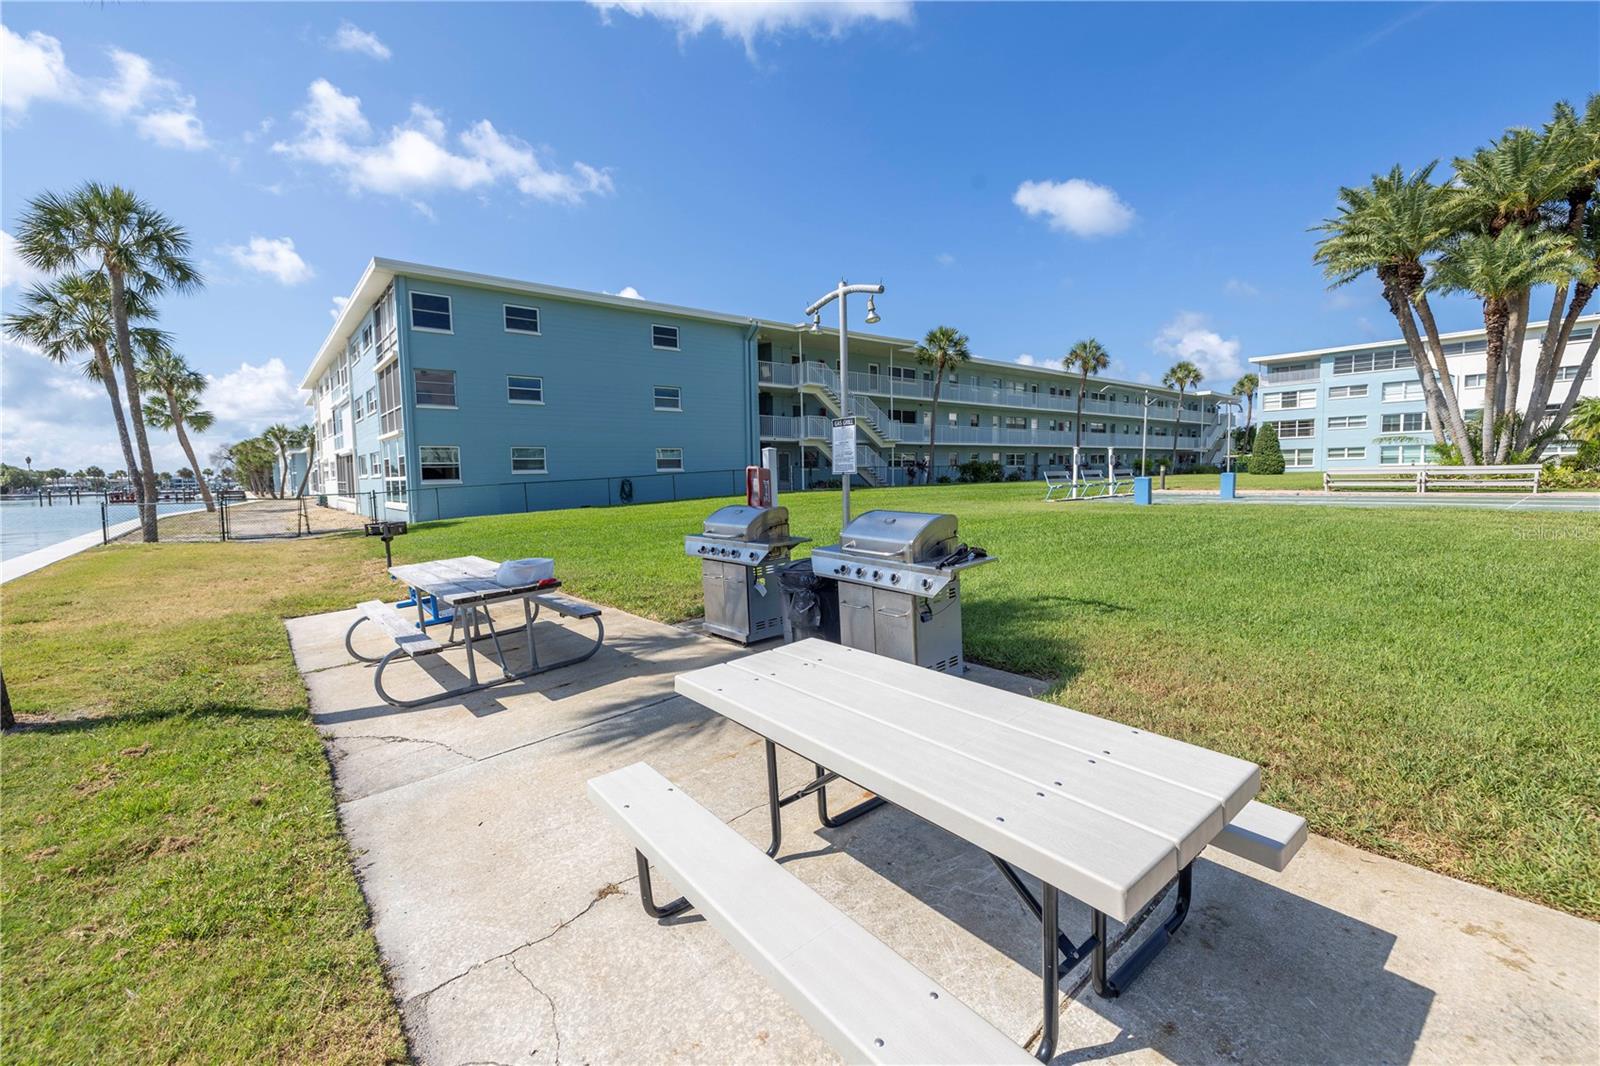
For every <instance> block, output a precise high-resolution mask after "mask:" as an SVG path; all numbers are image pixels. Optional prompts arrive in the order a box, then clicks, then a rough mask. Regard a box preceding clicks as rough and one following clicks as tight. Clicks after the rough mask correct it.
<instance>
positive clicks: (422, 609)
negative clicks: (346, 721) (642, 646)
mask: <svg viewBox="0 0 1600 1066" xmlns="http://www.w3.org/2000/svg"><path fill="white" fill-rule="evenodd" d="M499 569H500V564H499V563H496V562H493V561H491V560H489V559H484V558H481V557H480V556H476V555H467V556H461V557H459V558H454V559H439V560H436V561H434V562H427V563H409V564H406V565H404V566H392V567H390V568H389V576H390V577H391V578H393V579H394V580H396V581H399V582H401V583H402V584H404V585H405V586H406V587H407V589H408V590H409V595H408V597H407V598H406V599H405V600H402V601H401V602H399V603H397V604H393V605H391V604H388V603H385V602H383V601H382V600H368V601H366V602H364V603H362V604H359V605H358V609H359V610H360V611H361V616H360V617H359V618H357V619H356V620H355V621H354V622H352V623H351V624H350V628H349V629H348V630H346V631H345V636H344V646H345V650H346V651H348V652H349V653H350V655H351V657H352V658H355V659H358V660H360V661H362V662H366V663H376V664H377V667H378V668H377V670H375V671H374V672H373V675H372V685H373V688H374V689H376V690H377V693H378V696H379V698H381V699H382V700H383V701H384V702H385V703H388V704H391V705H392V706H395V707H420V706H422V705H423V704H427V703H434V702H437V701H438V700H442V699H446V698H449V697H454V696H464V695H466V694H468V693H470V692H478V691H481V690H482V689H486V688H490V687H492V686H494V685H503V684H505V683H506V682H509V681H520V680H522V679H523V678H526V677H531V676H533V675H534V674H542V673H545V672H546V671H549V670H556V669H560V668H561V667H564V666H573V665H575V664H577V663H581V662H583V661H584V660H586V659H588V658H590V657H591V656H593V655H594V653H595V652H597V651H599V650H600V646H601V645H602V644H603V643H604V642H605V623H604V621H603V620H602V618H601V610H600V608H599V607H596V606H595V605H593V604H591V603H584V602H582V601H581V600H575V599H573V598H572V597H570V596H565V595H562V594H561V593H559V592H557V591H556V590H557V589H559V588H560V587H561V582H559V581H556V580H554V579H546V580H542V581H535V582H530V583H528V584H522V585H502V584H501V583H500V582H499V581H498V580H497V579H496V574H497V572H498V571H499ZM513 600H515V601H520V602H521V603H522V614H523V629H524V632H525V634H526V636H527V640H528V666H527V668H526V669H523V670H513V669H512V668H511V667H510V665H509V660H508V659H507V656H506V652H505V648H504V647H503V646H502V644H501V641H500V638H501V633H500V631H499V630H498V629H497V628H496V627H495V622H494V617H493V615H491V614H490V613H489V608H490V607H491V606H493V605H494V604H497V603H506V602H510V601H513ZM407 608H413V609H415V611H416V619H415V620H414V621H413V620H412V619H411V618H408V617H406V615H404V614H402V613H401V612H402V611H403V610H405V609H407ZM541 609H543V610H550V611H554V612H555V613H556V614H559V615H561V616H562V617H563V618H574V619H579V620H590V621H593V622H594V626H595V637H594V642H593V643H592V644H591V645H590V646H589V647H587V648H585V649H584V650H583V651H582V652H581V653H579V654H577V655H572V656H569V657H567V658H565V659H562V660H560V661H558V662H553V663H541V662H540V661H539V649H538V646H537V644H536V643H535V638H534V628H533V623H534V622H535V621H537V620H538V617H539V612H540V610H541ZM364 622H370V623H372V624H373V625H375V626H377V627H378V628H379V629H381V630H382V631H383V632H384V633H385V634H386V635H388V636H389V638H390V639H392V640H393V641H394V644H395V646H394V648H393V649H392V650H390V651H389V652H387V653H386V654H384V655H382V656H371V655H365V654H363V653H362V652H360V651H358V650H357V649H356V646H355V640H354V638H355V633H356V630H357V629H358V628H359V627H360V626H361V625H362V623H364ZM445 624H448V625H449V626H450V631H449V636H448V637H447V638H446V639H445V640H444V641H439V640H435V639H434V638H433V637H432V636H431V635H430V634H429V633H428V629H429V628H431V627H433V626H439V625H445ZM457 629H459V630H460V632H461V637H460V639H459V640H457V639H456V636H455V635H456V631H457ZM485 630H487V632H488V636H487V638H485V636H484V631H485ZM484 639H488V641H489V642H490V643H491V644H492V645H493V646H494V650H495V654H496V656H497V664H498V666H499V669H500V675H501V676H500V677H498V678H496V679H494V680H489V681H479V679H478V663H477V657H476V656H477V650H476V645H477V644H478V643H479V642H481V641H483V640H484ZM458 646H461V647H465V648H466V651H467V683H466V684H465V685H464V686H458V687H456V688H450V689H446V690H444V691H442V692H440V693H438V694H437V695H433V696H424V697H420V698H417V699H412V700H403V699H399V698H397V697H395V696H393V695H391V694H390V693H389V692H388V691H386V690H385V689H384V687H383V674H384V671H385V670H386V669H387V668H388V667H389V664H390V663H391V662H392V661H393V660H394V659H395V658H396V657H398V656H405V657H407V658H410V659H413V660H420V659H422V658H424V657H427V656H431V655H437V654H438V653H439V652H442V651H444V650H445V649H447V648H451V647H458Z"/></svg>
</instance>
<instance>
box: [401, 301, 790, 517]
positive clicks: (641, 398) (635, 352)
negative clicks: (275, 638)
mask: <svg viewBox="0 0 1600 1066" xmlns="http://www.w3.org/2000/svg"><path fill="white" fill-rule="evenodd" d="M411 292H426V293H435V294H438V295H443V296H448V297H450V300H451V325H452V330H453V332H452V333H450V334H441V333H434V332H428V331H426V330H421V329H414V328H413V327H412V325H411V315H410V298H409V294H410V293H411ZM396 296H397V301H398V313H399V319H400V359H401V365H402V369H403V370H404V373H405V390H406V403H407V419H406V422H407V425H406V437H407V440H406V444H407V452H408V458H407V467H408V474H409V480H410V485H411V494H412V516H413V517H414V518H416V519H419V520H420V519H427V518H430V517H435V516H447V515H464V514H485V513H494V512H502V511H521V510H525V509H528V508H530V507H531V508H534V509H538V508H540V507H567V506H585V505H591V504H594V505H604V504H605V503H607V502H612V503H615V502H620V500H619V499H618V495H619V493H620V492H621V491H622V489H621V486H620V479H623V478H626V479H629V480H630V481H631V483H632V484H631V486H630V487H631V488H632V492H633V496H634V500H635V501H636V502H644V501H645V500H648V499H665V498H671V497H672V496H673V495H678V496H688V495H696V494H698V493H697V492H696V491H694V489H695V488H696V487H697V486H698V485H699V482H701V481H704V482H705V483H706V486H707V487H708V488H709V489H710V492H715V493H726V492H730V491H734V479H733V477H732V475H731V474H725V473H723V472H726V471H733V470H740V471H742V469H743V467H744V466H745V465H746V464H748V463H752V462H755V461H756V455H757V454H758V449H757V442H756V418H755V389H754V386H753V380H754V347H753V344H752V343H750V342H749V341H748V339H747V338H748V336H749V334H750V331H749V330H747V329H745V328H743V327H741V326H739V325H737V324H733V323H727V324H724V323H718V322H709V321H704V320H699V319H688V318H675V317H671V316H664V315H661V314H659V313H653V312H651V311H648V310H640V311H632V310H629V309H624V308H615V307H610V306H603V305H595V304H586V303H579V302H575V301H568V300H558V299H551V298H549V297H531V296H526V295H521V294H516V293H510V292H500V291H495V290H487V289H477V288H469V287H465V286H458V285H445V284H440V283H436V282H432V281H424V280H419V279H407V278H398V279H396ZM508 303H509V304H514V305H517V306H534V307H538V308H539V326H540V333H539V335H537V336H534V335H528V334H523V333H511V332H507V331H506V329H505V326H504V306H505V305H506V304H508ZM654 324H661V325H671V326H676V327H678V330H679V349H680V350H678V351H664V350H659V349H656V348H654V347H653V346H652V343H651V326H652V325H654ZM419 369H426V370H453V371H454V372H455V375H456V409H455V410H440V409H436V408H431V407H418V406H417V405H416V397H415V371H417V370H419ZM510 375H530V376H534V377H539V378H542V379H543V385H544V403H543V404H542V405H529V404H519V403H512V402H511V401H510V399H509V396H508V392H507V380H506V379H507V377H508V376H510ZM657 385H674V386H677V387H679V388H680V389H681V390H682V397H683V410H682V411H681V412H664V411H656V410H655V409H654V406H655V401H654V390H655V387H656V386H657ZM374 439H375V434H374ZM434 445H454V446H456V447H459V448H460V449H461V482H462V485H461V486H454V485H446V484H441V483H436V482H424V481H422V480H421V467H420V465H419V464H418V449H419V448H421V447H426V446H434ZM513 446H534V447H543V448H544V449H545V455H546V464H547V473H544V474H518V473H513V471H512V469H511V448H512V447H513ZM657 448H681V449H683V468H684V472H683V473H682V474H679V475H677V477H676V479H675V480H676V484H675V485H674V478H672V477H670V476H658V475H657V471H656V454H655V453H656V449H657ZM713 485H714V487H712V486H713ZM435 489H437V490H438V491H437V492H435V491H434V490H435ZM708 494H710V493H709V492H708Z"/></svg>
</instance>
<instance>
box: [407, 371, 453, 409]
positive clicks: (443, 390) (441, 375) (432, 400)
mask: <svg viewBox="0 0 1600 1066" xmlns="http://www.w3.org/2000/svg"><path fill="white" fill-rule="evenodd" d="M416 385H417V406H418V407H454V406H455V405H456V372H455V371H454V370H418V371H417V372H416Z"/></svg>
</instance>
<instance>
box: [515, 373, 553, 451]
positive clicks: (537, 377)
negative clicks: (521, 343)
mask: <svg viewBox="0 0 1600 1066" xmlns="http://www.w3.org/2000/svg"><path fill="white" fill-rule="evenodd" d="M513 381H537V382H538V383H539V398H538V399H537V400H519V399H517V398H516V397H515V396H513V395H512V392H513V391H515V390H516V388H517V386H515V385H513V384H511V383H512V382H513ZM523 391H525V392H526V391H529V390H528V389H527V388H526V386H524V387H523ZM506 403H514V404H517V405H519V406H522V407H543V406H544V375H542V374H507V375H506ZM529 447H533V445H529Z"/></svg>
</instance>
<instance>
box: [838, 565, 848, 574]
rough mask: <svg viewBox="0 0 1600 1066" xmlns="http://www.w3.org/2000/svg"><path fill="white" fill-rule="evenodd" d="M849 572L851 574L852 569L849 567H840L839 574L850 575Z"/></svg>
mask: <svg viewBox="0 0 1600 1066" xmlns="http://www.w3.org/2000/svg"><path fill="white" fill-rule="evenodd" d="M849 572H850V568H849V567H848V566H841V567H839V573H841V574H848V573H849Z"/></svg>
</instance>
